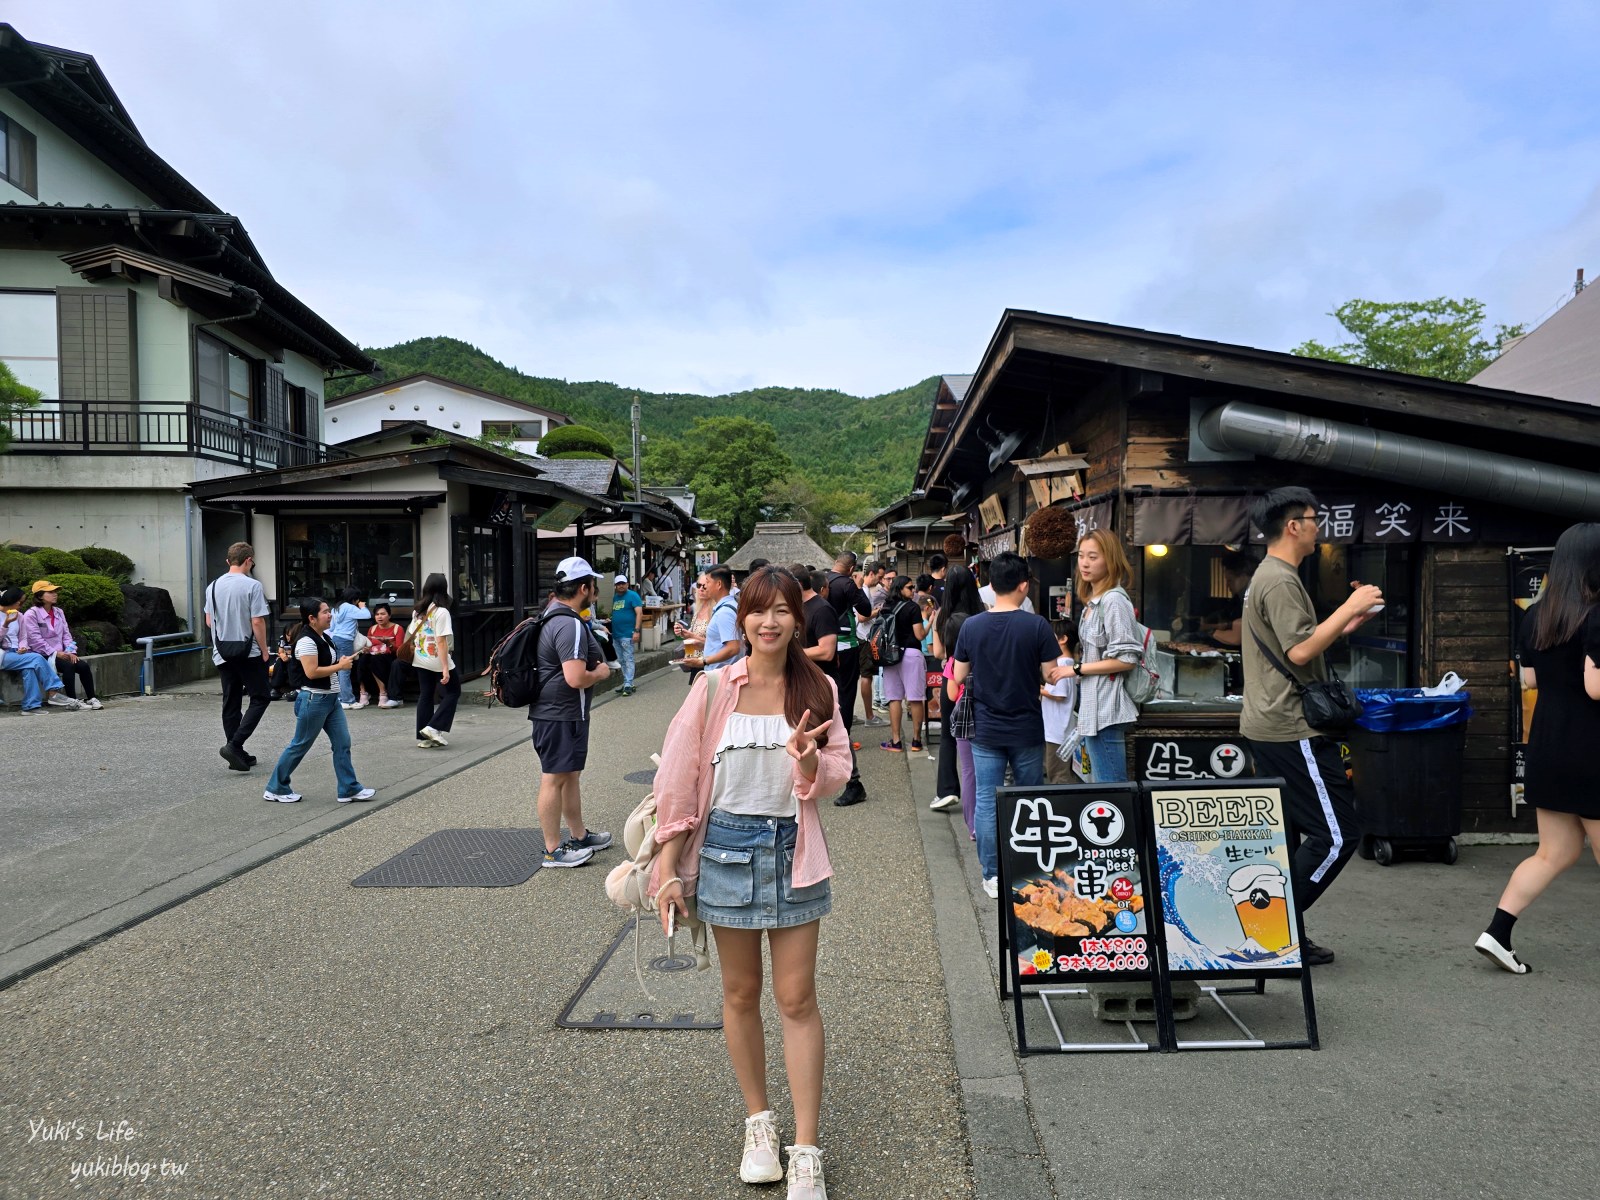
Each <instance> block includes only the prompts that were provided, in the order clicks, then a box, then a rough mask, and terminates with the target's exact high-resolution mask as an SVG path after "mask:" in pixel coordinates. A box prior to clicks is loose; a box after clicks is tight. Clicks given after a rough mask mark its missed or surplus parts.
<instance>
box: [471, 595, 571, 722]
mask: <svg viewBox="0 0 1600 1200" xmlns="http://www.w3.org/2000/svg"><path fill="white" fill-rule="evenodd" d="M563 613H565V614H566V615H567V616H569V617H571V618H572V619H573V620H575V621H582V620H583V618H582V617H580V616H579V615H578V614H577V613H575V612H573V611H572V610H571V609H570V608H568V607H567V606H566V605H564V604H557V605H555V606H554V607H552V608H548V609H546V610H545V611H544V612H542V613H540V614H538V615H537V616H533V617H529V618H528V619H527V620H525V621H523V622H522V623H521V624H520V625H518V626H517V627H516V628H515V629H513V630H512V631H511V632H510V633H508V634H506V636H505V637H503V638H501V639H500V641H499V643H498V644H497V645H496V646H495V648H494V649H493V650H491V651H490V652H489V671H488V675H489V691H490V692H491V693H492V694H493V696H494V698H495V699H496V700H498V701H499V702H500V703H501V704H504V705H505V706H506V707H507V708H526V707H528V705H530V704H536V703H538V701H539V635H540V634H541V633H543V632H544V627H545V623H546V622H547V621H549V620H551V619H552V618H554V617H559V616H561V615H562V614H563Z"/></svg>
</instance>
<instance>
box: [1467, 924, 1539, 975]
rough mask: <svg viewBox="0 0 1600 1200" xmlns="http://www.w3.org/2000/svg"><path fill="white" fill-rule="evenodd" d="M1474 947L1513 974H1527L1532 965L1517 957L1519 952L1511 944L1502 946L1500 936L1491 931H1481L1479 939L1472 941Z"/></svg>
mask: <svg viewBox="0 0 1600 1200" xmlns="http://www.w3.org/2000/svg"><path fill="white" fill-rule="evenodd" d="M1472 945H1473V947H1474V949H1476V950H1477V951H1478V953H1479V954H1481V955H1483V956H1484V957H1485V958H1487V959H1488V960H1489V961H1490V962H1492V963H1494V964H1495V965H1496V966H1498V967H1503V968H1504V969H1505V970H1507V971H1510V972H1511V973H1512V974H1513V975H1526V974H1527V973H1528V972H1529V971H1530V970H1532V968H1531V967H1529V966H1528V964H1527V963H1525V962H1523V961H1522V960H1521V959H1520V958H1518V957H1517V952H1516V951H1515V950H1513V949H1511V947H1510V946H1502V945H1501V944H1500V941H1499V939H1498V938H1496V937H1495V936H1494V935H1493V934H1491V933H1481V934H1479V935H1478V940H1477V941H1475V942H1473V943H1472Z"/></svg>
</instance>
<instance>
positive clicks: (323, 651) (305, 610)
mask: <svg viewBox="0 0 1600 1200" xmlns="http://www.w3.org/2000/svg"><path fill="white" fill-rule="evenodd" d="M332 622H333V614H332V613H331V612H330V611H329V610H328V605H327V602H326V601H324V600H323V599H322V597H320V596H308V597H306V598H305V599H304V600H302V601H301V602H300V624H299V625H297V626H296V627H295V628H294V629H293V630H292V631H291V632H290V634H289V637H290V640H291V641H292V642H293V643H294V656H295V658H296V660H297V661H298V662H299V664H300V673H301V674H302V676H304V679H305V682H304V683H303V684H302V685H301V687H300V694H299V695H298V696H296V697H295V701H294V718H295V720H294V738H293V740H291V741H290V742H289V744H288V745H287V746H285V747H284V750H283V753H282V754H280V755H279V756H278V763H277V765H276V766H275V767H273V768H272V778H271V779H269V780H267V790H266V791H265V792H264V793H263V794H262V797H261V798H262V799H263V800H270V801H273V802H275V803H277V804H295V803H298V802H299V800H300V793H298V792H296V791H294V790H293V789H292V788H291V787H290V786H289V780H290V776H292V775H293V774H294V769H295V768H296V767H298V766H299V765H300V760H301V759H303V758H305V756H306V752H307V751H309V750H310V749H311V745H312V743H313V742H315V741H316V740H317V734H319V733H322V732H324V731H326V732H327V734H328V742H329V743H330V744H331V745H332V747H333V773H334V775H335V777H336V778H337V779H338V783H339V797H338V798H339V803H340V804H352V803H356V802H358V801H366V800H371V799H372V797H373V796H374V795H375V794H376V793H375V792H374V791H373V789H371V788H368V787H362V786H361V782H360V780H358V779H357V778H356V770H355V766H354V765H353V764H352V763H351V761H350V726H349V725H348V724H347V723H346V722H345V717H344V709H343V708H342V707H340V705H339V693H338V692H337V691H335V690H334V688H333V684H332V682H331V681H332V679H333V677H334V676H335V675H337V674H338V673H339V672H340V671H348V670H349V669H350V666H351V663H352V661H353V660H352V658H351V656H350V655H348V654H345V655H338V654H337V652H336V651H335V650H334V646H333V642H332V641H331V640H330V639H329V638H328V636H327V632H326V631H327V629H328V626H329V625H330V624H332Z"/></svg>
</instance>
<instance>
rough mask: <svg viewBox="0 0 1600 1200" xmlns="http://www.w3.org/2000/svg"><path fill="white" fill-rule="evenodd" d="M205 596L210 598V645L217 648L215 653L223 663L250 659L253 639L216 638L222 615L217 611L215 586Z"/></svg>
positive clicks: (253, 645) (254, 641) (253, 644)
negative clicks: (220, 657) (220, 656)
mask: <svg viewBox="0 0 1600 1200" xmlns="http://www.w3.org/2000/svg"><path fill="white" fill-rule="evenodd" d="M206 594H207V595H208V596H210V598H211V612H212V617H211V644H212V645H213V646H215V647H216V648H217V653H218V654H220V655H222V661H223V662H230V663H232V662H243V661H244V660H245V659H247V658H249V657H250V651H252V650H254V649H255V646H256V640H255V638H242V639H235V638H219V637H217V636H216V633H217V627H218V626H219V625H220V624H221V623H222V613H221V612H220V611H219V610H218V609H217V585H216V584H215V583H213V584H212V585H211V586H210V587H209V588H207V589H206Z"/></svg>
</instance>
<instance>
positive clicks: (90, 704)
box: [83, 699, 105, 712]
mask: <svg viewBox="0 0 1600 1200" xmlns="http://www.w3.org/2000/svg"><path fill="white" fill-rule="evenodd" d="M83 707H85V708H92V709H94V710H95V711H96V712H98V711H99V710H100V709H102V708H104V707H105V705H104V704H101V703H100V701H99V700H98V699H96V700H85V701H84V702H83Z"/></svg>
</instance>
